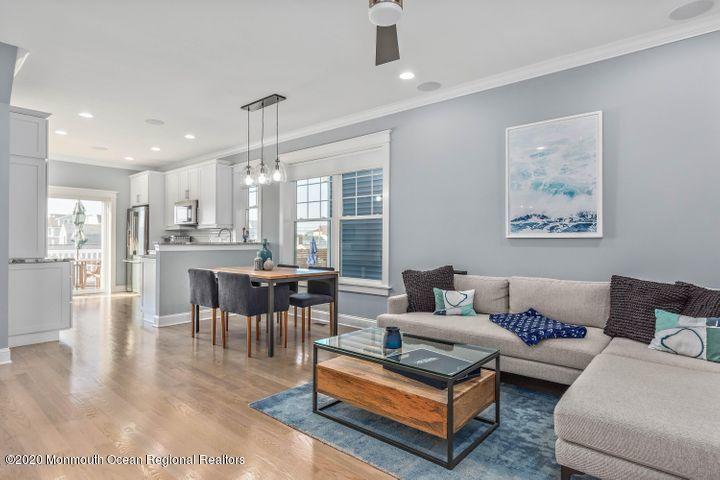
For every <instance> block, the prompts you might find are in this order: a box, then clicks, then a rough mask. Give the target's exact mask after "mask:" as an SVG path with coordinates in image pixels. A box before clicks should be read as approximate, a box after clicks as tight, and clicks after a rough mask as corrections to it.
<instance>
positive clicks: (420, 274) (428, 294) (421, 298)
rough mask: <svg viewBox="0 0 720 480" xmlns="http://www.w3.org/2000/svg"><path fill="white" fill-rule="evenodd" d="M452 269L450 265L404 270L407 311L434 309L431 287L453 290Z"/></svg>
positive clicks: (431, 310)
mask: <svg viewBox="0 0 720 480" xmlns="http://www.w3.org/2000/svg"><path fill="white" fill-rule="evenodd" d="M453 272H454V270H453V267H452V266H451V265H446V266H444V267H438V268H436V269H435V270H426V271H420V270H405V271H404V272H402V277H403V282H404V283H405V293H407V296H408V310H407V311H408V312H433V311H435V294H433V288H440V289H442V290H455V280H454V277H455V275H454V273H453Z"/></svg>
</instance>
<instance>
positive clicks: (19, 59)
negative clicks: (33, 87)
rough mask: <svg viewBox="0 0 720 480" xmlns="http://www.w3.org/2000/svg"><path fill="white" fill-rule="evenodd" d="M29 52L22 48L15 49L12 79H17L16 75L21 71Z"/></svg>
mask: <svg viewBox="0 0 720 480" xmlns="http://www.w3.org/2000/svg"><path fill="white" fill-rule="evenodd" d="M29 55H30V52H29V51H28V50H26V49H24V48H22V47H17V54H16V55H15V72H14V73H13V77H17V74H18V73H20V70H22V67H23V65H25V62H26V61H27V58H28V56H29Z"/></svg>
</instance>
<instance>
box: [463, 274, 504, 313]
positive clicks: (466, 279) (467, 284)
mask: <svg viewBox="0 0 720 480" xmlns="http://www.w3.org/2000/svg"><path fill="white" fill-rule="evenodd" d="M455 288H456V289H458V290H475V298H474V299H473V307H474V309H475V311H476V312H477V313H507V311H508V307H509V302H510V293H509V290H508V288H509V282H508V279H507V278H504V277H483V276H480V275H455Z"/></svg>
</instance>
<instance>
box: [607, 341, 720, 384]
mask: <svg viewBox="0 0 720 480" xmlns="http://www.w3.org/2000/svg"><path fill="white" fill-rule="evenodd" d="M605 354H608V355H617V356H620V357H628V358H634V359H637V360H644V361H646V362H653V363H655V364H658V365H670V366H675V367H682V368H689V369H691V370H699V371H702V372H715V373H718V374H720V364H718V363H714V362H706V361H705V360H700V359H697V358H689V357H682V356H680V355H673V354H672V353H665V352H659V351H657V350H653V349H651V348H650V347H648V346H647V345H645V344H644V343H641V342H636V341H635V340H630V339H628V338H613V339H612V340H611V341H610V344H609V345H608V346H607V348H606V349H605V350H603V355H605ZM659 368H660V367H659ZM718 380H720V379H718Z"/></svg>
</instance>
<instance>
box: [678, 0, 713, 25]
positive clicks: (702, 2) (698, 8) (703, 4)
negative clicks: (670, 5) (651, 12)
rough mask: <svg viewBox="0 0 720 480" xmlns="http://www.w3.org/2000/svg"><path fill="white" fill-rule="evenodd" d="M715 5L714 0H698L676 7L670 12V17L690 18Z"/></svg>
mask: <svg viewBox="0 0 720 480" xmlns="http://www.w3.org/2000/svg"><path fill="white" fill-rule="evenodd" d="M714 5H715V2H714V1H713V0H696V1H694V2H690V3H686V4H685V5H682V6H680V7H678V8H676V9H675V10H673V11H672V12H670V15H669V17H670V19H671V20H688V19H690V18H694V17H697V16H699V15H702V14H703V13H705V12H707V11H708V10H710V9H711V8H713V6H714Z"/></svg>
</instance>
